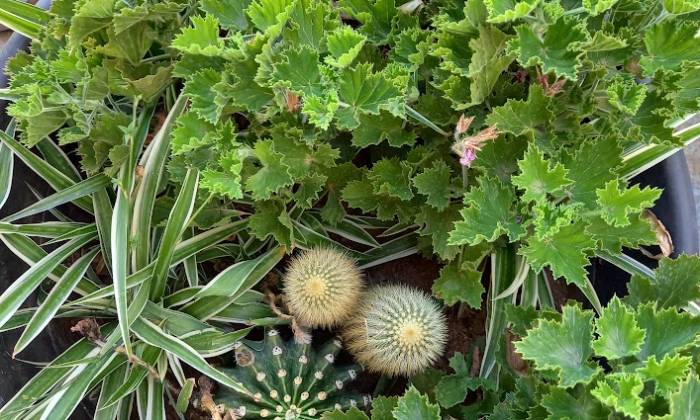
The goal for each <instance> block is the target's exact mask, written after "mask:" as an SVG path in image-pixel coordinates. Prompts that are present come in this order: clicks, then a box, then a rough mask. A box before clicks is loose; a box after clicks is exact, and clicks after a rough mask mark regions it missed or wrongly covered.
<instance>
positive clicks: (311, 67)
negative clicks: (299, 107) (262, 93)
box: [272, 46, 326, 97]
mask: <svg viewBox="0 0 700 420" xmlns="http://www.w3.org/2000/svg"><path fill="white" fill-rule="evenodd" d="M282 57H283V58H282V61H281V62H279V63H276V64H274V65H273V72H272V77H273V79H274V80H275V81H276V83H277V84H279V85H281V86H284V87H287V88H288V89H290V90H291V91H293V92H296V93H298V94H303V95H309V96H317V97H321V96H324V91H325V89H326V86H325V83H324V81H323V80H322V77H321V71H320V69H319V65H318V51H316V50H314V49H312V48H311V47H308V46H302V47H300V48H298V49H290V50H288V51H286V52H285V53H284V54H283V56H282Z"/></svg>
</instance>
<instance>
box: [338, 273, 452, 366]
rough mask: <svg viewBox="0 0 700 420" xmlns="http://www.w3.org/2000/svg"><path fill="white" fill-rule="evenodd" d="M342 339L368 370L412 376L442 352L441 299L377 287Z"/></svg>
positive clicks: (444, 331)
mask: <svg viewBox="0 0 700 420" xmlns="http://www.w3.org/2000/svg"><path fill="white" fill-rule="evenodd" d="M343 337H344V338H345V339H346V341H347V345H348V349H349V350H350V353H352V354H353V355H354V356H355V358H356V359H357V361H358V362H359V363H361V364H362V365H363V366H365V367H366V368H367V369H368V370H370V371H373V372H380V373H383V374H386V375H391V376H396V375H413V374H415V373H418V372H420V371H421V370H423V369H425V368H426V367H428V366H430V365H432V364H433V363H434V362H435V360H436V359H437V358H438V357H440V356H441V355H442V353H443V351H444V347H445V342H446V340H447V326H446V323H445V317H444V315H443V314H442V312H441V311H440V308H439V306H438V305H437V303H436V302H434V301H433V300H432V299H431V298H430V296H428V295H427V294H425V293H423V292H421V291H420V290H417V289H413V288H410V287H407V286H401V285H392V286H376V287H373V288H372V289H370V290H368V291H367V293H366V294H365V295H364V297H363V302H362V305H361V306H360V308H359V310H358V311H357V314H356V315H355V316H353V317H352V318H351V319H350V321H349V322H348V324H347V325H346V327H345V330H344V333H343Z"/></svg>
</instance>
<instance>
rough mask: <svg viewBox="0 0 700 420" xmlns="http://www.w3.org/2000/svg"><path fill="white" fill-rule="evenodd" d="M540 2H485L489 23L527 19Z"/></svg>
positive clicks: (525, 0) (496, 0)
mask: <svg viewBox="0 0 700 420" xmlns="http://www.w3.org/2000/svg"><path fill="white" fill-rule="evenodd" d="M539 2H540V1H539V0H523V1H518V0H484V4H485V5H486V9H487V10H488V12H489V22H494V23H503V22H512V21H514V20H518V19H520V18H522V17H525V16H527V15H529V14H530V12H532V11H533V10H534V9H535V7H537V5H538V4H539Z"/></svg>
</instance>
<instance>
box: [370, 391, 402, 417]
mask: <svg viewBox="0 0 700 420" xmlns="http://www.w3.org/2000/svg"><path fill="white" fill-rule="evenodd" d="M398 401H399V397H386V396H384V395H380V396H378V397H376V398H374V399H373V400H372V411H371V414H372V420H394V416H393V415H392V414H391V412H392V410H393V409H394V407H396V404H397V403H398Z"/></svg>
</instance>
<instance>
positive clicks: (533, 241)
mask: <svg viewBox="0 0 700 420" xmlns="http://www.w3.org/2000/svg"><path fill="white" fill-rule="evenodd" d="M594 247H595V242H594V241H593V240H592V239H591V238H590V237H589V235H588V234H587V233H586V232H585V225H584V224H582V223H581V222H576V223H573V224H570V225H568V226H564V227H561V228H560V229H559V230H558V231H556V233H553V234H551V235H549V236H546V237H542V238H540V237H536V236H532V237H530V238H529V239H528V241H527V245H526V246H524V247H523V248H521V249H520V253H521V254H522V255H524V256H526V257H527V260H528V262H529V263H530V265H531V266H532V268H533V269H534V270H536V271H540V270H542V268H544V267H545V266H549V267H550V268H551V269H552V273H553V274H554V277H564V278H565V279H566V281H567V283H574V284H576V285H577V286H579V287H585V286H586V282H587V272H586V269H585V267H586V266H588V265H589V262H588V257H587V251H589V250H592V249H593V248H594Z"/></svg>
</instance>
